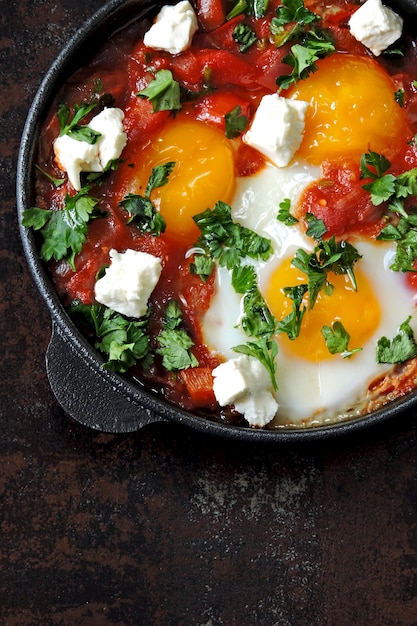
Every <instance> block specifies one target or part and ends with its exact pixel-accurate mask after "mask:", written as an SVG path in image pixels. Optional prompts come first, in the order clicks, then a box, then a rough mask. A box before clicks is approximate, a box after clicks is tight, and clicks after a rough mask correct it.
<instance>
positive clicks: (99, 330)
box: [68, 300, 153, 374]
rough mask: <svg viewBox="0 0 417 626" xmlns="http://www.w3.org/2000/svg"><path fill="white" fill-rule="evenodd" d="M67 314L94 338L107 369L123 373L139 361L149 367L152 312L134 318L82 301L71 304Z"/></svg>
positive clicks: (151, 357) (143, 365)
mask: <svg viewBox="0 0 417 626" xmlns="http://www.w3.org/2000/svg"><path fill="white" fill-rule="evenodd" d="M68 313H69V315H70V316H71V318H72V319H73V320H74V321H75V322H76V323H77V324H79V325H80V326H81V327H82V328H84V329H85V331H86V332H87V333H88V334H90V335H92V336H93V337H94V338H95V340H96V341H95V348H96V349H97V350H99V352H101V354H103V355H104V356H105V357H106V359H107V361H106V362H105V363H104V364H103V367H104V368H105V369H107V370H110V371H112V372H119V373H120V374H124V373H125V372H127V371H128V370H129V369H130V368H131V367H133V366H134V365H136V364H137V363H139V364H140V365H141V366H142V368H143V369H144V370H146V369H149V367H150V365H151V363H152V360H153V355H152V351H151V348H150V340H149V335H148V326H149V315H147V316H145V317H143V318H140V319H139V320H135V321H132V320H129V319H127V318H126V317H124V316H123V315H121V314H120V313H117V312H116V311H114V310H113V309H109V308H107V307H105V306H104V305H102V304H92V305H87V304H82V303H81V302H80V301H79V300H75V301H73V302H72V303H71V305H70V307H69V309H68Z"/></svg>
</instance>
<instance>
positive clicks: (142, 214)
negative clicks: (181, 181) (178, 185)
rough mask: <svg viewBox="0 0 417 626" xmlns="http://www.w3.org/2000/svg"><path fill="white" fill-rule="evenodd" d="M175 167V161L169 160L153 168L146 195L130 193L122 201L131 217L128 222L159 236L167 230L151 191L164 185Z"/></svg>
mask: <svg viewBox="0 0 417 626" xmlns="http://www.w3.org/2000/svg"><path fill="white" fill-rule="evenodd" d="M174 167H175V161H168V162H167V163H164V164H162V165H158V166H156V167H154V168H153V169H152V172H151V175H150V176H149V179H148V183H147V185H146V189H145V195H144V196H141V195H138V194H128V195H127V196H125V198H124V199H123V200H122V201H121V202H120V206H121V207H122V208H123V209H125V210H126V211H127V212H128V213H129V214H130V217H129V219H128V221H127V223H128V224H131V223H133V224H135V225H136V226H137V227H138V228H139V230H140V231H141V232H142V233H151V234H153V235H156V236H157V237H159V235H160V234H161V233H163V232H165V229H166V223H165V220H164V218H163V217H162V215H161V214H160V213H159V211H157V210H156V209H155V207H154V205H153V203H152V201H151V199H150V196H151V193H152V191H153V190H154V189H156V188H158V187H163V186H164V185H166V184H167V183H168V181H169V175H170V174H171V172H172V170H173V169H174Z"/></svg>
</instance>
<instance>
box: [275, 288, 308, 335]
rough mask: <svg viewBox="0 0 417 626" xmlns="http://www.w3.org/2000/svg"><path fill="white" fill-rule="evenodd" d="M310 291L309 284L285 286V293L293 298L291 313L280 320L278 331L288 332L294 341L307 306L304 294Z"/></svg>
mask: <svg viewBox="0 0 417 626" xmlns="http://www.w3.org/2000/svg"><path fill="white" fill-rule="evenodd" d="M307 291H308V285H306V284H304V283H303V284H301V285H296V286H295V287H284V295H285V296H287V298H289V299H290V300H292V310H291V313H289V314H288V315H286V316H285V317H284V318H283V319H282V320H280V321H279V322H278V328H277V330H278V332H279V333H286V334H287V335H288V338H289V339H291V340H292V341H293V340H294V339H297V337H298V336H299V334H300V330H301V322H302V321H303V317H304V314H305V312H306V310H307V307H306V306H305V305H304V304H303V298H304V295H305V294H306V293H307Z"/></svg>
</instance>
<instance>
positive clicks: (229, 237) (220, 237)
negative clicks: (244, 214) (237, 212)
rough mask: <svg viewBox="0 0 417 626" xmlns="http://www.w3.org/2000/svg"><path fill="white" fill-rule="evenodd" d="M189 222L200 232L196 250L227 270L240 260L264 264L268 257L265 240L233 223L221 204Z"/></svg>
mask: <svg viewBox="0 0 417 626" xmlns="http://www.w3.org/2000/svg"><path fill="white" fill-rule="evenodd" d="M193 220H194V221H195V223H196V224H197V226H198V227H199V229H200V231H201V235H200V237H199V238H198V240H197V243H196V246H198V247H201V248H203V250H204V251H207V252H209V253H210V255H211V256H212V258H213V259H215V260H216V261H218V263H220V265H222V266H224V267H227V269H232V268H233V267H235V266H236V265H238V264H239V259H241V258H242V257H245V256H249V257H250V258H252V259H262V260H263V261H266V260H267V259H268V258H269V256H270V255H271V253H272V246H271V242H270V241H269V239H265V238H264V237H261V236H260V235H258V234H257V233H255V232H254V231H253V230H250V229H249V228H246V227H245V226H242V225H241V224H238V223H237V222H234V221H233V219H232V215H231V207H230V206H229V205H228V204H226V203H225V202H222V201H221V200H219V202H217V203H216V205H215V206H214V208H213V210H210V209H206V210H205V211H203V212H202V213H199V214H198V215H195V216H194V217H193Z"/></svg>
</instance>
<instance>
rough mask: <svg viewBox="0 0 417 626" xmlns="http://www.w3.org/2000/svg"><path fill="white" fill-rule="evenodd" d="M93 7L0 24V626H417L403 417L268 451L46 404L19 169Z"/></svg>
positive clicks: (407, 434) (414, 478) (410, 475)
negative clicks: (47, 94)
mask: <svg viewBox="0 0 417 626" xmlns="http://www.w3.org/2000/svg"><path fill="white" fill-rule="evenodd" d="M99 6H100V1H99V0H71V1H70V0H56V1H55V0H16V2H6V1H5V0H3V2H2V6H1V12H0V29H1V30H0V64H1V65H0V67H1V79H0V80H1V90H0V115H1V126H0V159H1V170H0V172H1V174H0V194H1V212H0V237H1V246H0V276H1V282H0V325H1V361H0V362H1V366H0V414H1V427H0V567H1V574H0V624H2V625H3V624H5V625H7V626H9V625H10V626H15V625H16V626H28V625H35V624H36V625H37V624H40V625H42V626H49V625H57V626H58V625H59V626H74V625H83V626H84V625H86V626H89V625H94V626H95V625H98V626H110V625H118V626H123V625H126V626H130V625H133V626H136V625H142V624H143V625H145V626H147V625H150V626H160V625H161V626H170V625H173V626H175V625H181V626H182V625H193V626H220V625H221V626H234V625H236V626H253V625H256V624H261V625H262V626H270V625H279V626H304V625H306V626H313V625H316V624H317V625H320V626H322V625H335V626H345V625H346V626H348V625H349V626H351V625H352V624H353V625H355V626H358V625H362V624H363V625H365V624H366V625H372V626H374V625H375V626H380V625H381V626H394V625H398V624H400V625H412V624H416V623H417V517H416V516H417V473H416V469H417V434H416V433H417V428H416V425H415V416H414V415H404V416H401V417H400V418H397V419H396V420H395V422H393V421H391V422H390V423H389V424H386V425H385V426H384V427H383V428H382V427H380V428H373V429H372V430H369V431H366V432H362V433H361V434H359V435H357V436H356V437H354V438H349V439H345V440H343V441H342V440H338V441H332V442H328V443H318V444H314V445H313V446H310V447H307V446H304V447H302V448H300V447H297V448H296V447H292V448H290V447H267V448H265V447H253V446H252V447H251V446H249V445H247V444H245V445H237V444H235V443H232V442H230V441H223V440H217V439H207V438H204V437H203V436H201V435H198V434H196V433H193V432H189V431H188V430H185V429H182V428H180V427H178V426H174V425H169V424H159V425H152V426H149V427H146V428H145V429H143V430H142V431H141V432H138V433H135V434H131V435H123V436H115V435H109V434H102V433H98V432H95V431H92V430H89V429H87V428H85V427H83V426H81V425H79V424H78V423H76V422H74V421H72V420H71V419H70V418H68V417H67V416H66V415H65V414H64V412H63V411H62V409H61V408H60V406H59V405H58V403H57V402H56V400H55V399H54V397H53V395H52V393H51V391H50V388H49V385H48V380H47V377H46V373H45V363H44V358H45V351H46V348H47V345H48V340H49V337H50V332H51V323H50V318H49V313H48V311H47V309H46V307H45V305H44V303H43V301H42V299H41V297H40V296H39V295H38V293H37V290H36V287H35V286H34V284H33V281H32V278H31V276H30V273H29V270H28V268H27V266H26V261H25V259H24V257H23V254H22V250H21V245H20V240H19V232H18V225H17V220H16V211H15V192H14V185H15V168H16V160H17V153H18V148H19V141H20V135H21V132H22V128H23V124H24V120H25V117H26V113H27V110H28V107H29V105H30V102H31V100H32V98H33V96H34V94H35V92H36V89H37V87H38V85H39V82H40V80H41V78H42V76H43V74H44V73H45V71H46V70H47V68H48V67H49V65H50V63H51V62H52V60H53V59H54V57H55V56H56V54H57V52H58V51H59V50H60V49H61V47H62V46H63V44H64V43H65V42H66V41H67V40H68V38H69V37H70V36H71V35H72V34H73V33H74V31H75V30H76V28H77V27H78V26H79V25H80V24H81V23H82V22H83V21H84V19H85V18H86V17H88V16H89V15H90V14H92V13H93V12H94V11H95V10H96V9H97V8H98V7H99Z"/></svg>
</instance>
